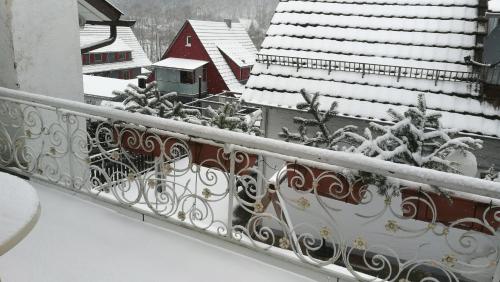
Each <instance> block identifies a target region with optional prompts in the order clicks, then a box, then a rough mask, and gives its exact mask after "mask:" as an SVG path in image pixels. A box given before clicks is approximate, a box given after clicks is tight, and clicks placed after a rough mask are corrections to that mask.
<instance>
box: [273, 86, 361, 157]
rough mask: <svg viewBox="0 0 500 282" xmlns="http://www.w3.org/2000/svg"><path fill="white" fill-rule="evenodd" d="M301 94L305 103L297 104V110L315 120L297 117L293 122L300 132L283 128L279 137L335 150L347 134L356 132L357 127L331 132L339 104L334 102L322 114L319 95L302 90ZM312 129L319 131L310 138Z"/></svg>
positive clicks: (288, 140)
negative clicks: (330, 123)
mask: <svg viewBox="0 0 500 282" xmlns="http://www.w3.org/2000/svg"><path fill="white" fill-rule="evenodd" d="M300 94H301V95H302V98H303V99H304V101H305V102H302V103H299V104H297V109H299V110H304V111H307V112H308V113H310V114H311V115H312V116H313V119H305V118H302V117H295V118H294V119H293V122H294V123H295V124H297V125H298V126H299V127H298V132H294V133H292V132H290V130H289V129H288V128H286V127H283V129H282V132H281V133H280V134H279V136H280V137H281V138H283V139H285V140H286V141H287V142H290V141H293V142H297V143H301V144H304V145H307V146H313V147H321V148H327V149H333V150H334V149H336V146H337V143H338V142H339V140H340V139H342V138H344V136H345V133H346V132H350V131H355V130H356V129H357V128H356V127H355V126H346V127H344V128H343V129H341V130H336V131H333V130H330V128H328V126H327V124H328V122H329V121H330V120H332V118H333V117H335V116H336V115H337V111H336V108H337V106H338V105H337V103H336V102H333V103H332V104H331V105H330V107H329V110H328V111H326V112H321V111H320V110H319V105H320V103H319V93H316V94H314V95H311V94H309V93H307V92H306V91H305V90H304V89H302V90H301V91H300ZM311 128H314V129H316V130H317V131H316V132H315V133H314V134H313V136H309V132H308V131H309V130H310V129H311Z"/></svg>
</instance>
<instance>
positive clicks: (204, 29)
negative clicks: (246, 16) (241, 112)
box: [188, 20, 257, 93]
mask: <svg viewBox="0 0 500 282" xmlns="http://www.w3.org/2000/svg"><path fill="white" fill-rule="evenodd" d="M188 22H189V23H190V24H191V26H192V27H193V29H194V31H195V33H196V34H197V36H198V38H199V39H200V41H201V43H202V44H203V46H204V47H205V50H206V51H207V53H208V55H209V56H210V59H211V60H212V62H213V63H214V64H215V67H217V70H218V71H219V73H220V74H221V76H222V78H223V79H224V82H225V83H226V85H227V87H228V88H229V90H231V91H236V92H240V93H241V91H242V90H243V84H241V83H240V82H239V81H238V79H237V78H236V76H235V75H234V73H233V71H232V70H231V68H230V66H229V65H228V63H227V62H226V60H225V59H224V57H223V56H222V53H221V51H220V50H219V46H228V44H239V46H241V47H242V48H243V50H241V52H244V53H245V54H247V55H246V56H249V57H253V60H255V55H256V54H257V48H255V45H254V44H253V42H252V40H251V39H250V36H249V35H248V33H247V32H246V30H245V27H244V26H243V25H242V24H240V23H234V22H233V23H232V24H231V28H229V27H228V26H227V25H226V23H224V22H209V21H195V20H189V21H188Z"/></svg>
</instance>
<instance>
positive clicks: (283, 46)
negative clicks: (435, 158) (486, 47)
mask: <svg viewBox="0 0 500 282" xmlns="http://www.w3.org/2000/svg"><path fill="white" fill-rule="evenodd" d="M478 7H479V0H398V1H387V0H371V1H365V0H354V1H353V0H336V1H312V0H311V1H305V0H302V1H283V2H280V3H279V4H278V7H277V9H276V13H275V15H274V17H273V19H272V22H271V27H270V28H269V31H268V32H267V37H266V39H265V40H264V42H263V44H262V49H261V51H260V52H259V55H258V62H259V63H257V64H256V65H255V67H254V69H253V71H252V76H251V77H250V79H249V81H248V83H247V85H246V87H247V88H246V89H245V91H244V93H243V96H242V97H243V100H245V101H246V102H249V103H254V104H260V105H270V106H275V107H283V108H291V109H295V108H296V104H297V102H299V101H300V100H301V96H300V94H299V91H300V89H302V88H305V89H306V90H307V91H308V92H311V93H315V92H319V93H320V94H321V96H322V97H321V103H322V106H324V107H325V108H326V107H327V106H329V104H330V103H331V102H332V101H337V102H338V103H339V108H338V111H339V114H340V115H343V116H348V117H354V118H363V119H377V120H390V117H388V115H387V114H386V111H387V110H388V109H389V108H395V109H400V110H404V109H406V108H407V107H408V106H415V105H416V103H417V97H418V94H419V93H425V94H426V99H427V104H428V107H429V109H431V110H433V111H437V112H441V113H442V114H443V119H442V121H443V125H444V126H445V127H452V128H456V129H459V130H461V131H466V132H471V133H478V134H482V135H493V136H498V137H500V120H499V116H500V111H499V110H498V109H495V108H494V107H493V106H491V105H489V104H485V103H482V102H481V101H480V98H479V93H478V87H477V85H476V83H475V78H474V74H473V73H472V68H471V67H470V66H468V65H466V64H465V63H464V57H466V56H472V57H474V50H475V48H476V34H477V33H478V32H484V28H485V27H484V26H483V25H481V24H479V21H480V19H479V16H478Z"/></svg>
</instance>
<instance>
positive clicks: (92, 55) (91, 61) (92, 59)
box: [90, 54, 95, 65]
mask: <svg viewBox="0 0 500 282" xmlns="http://www.w3.org/2000/svg"><path fill="white" fill-rule="evenodd" d="M94 62H95V60H94V54H90V64H91V65H92V64H94Z"/></svg>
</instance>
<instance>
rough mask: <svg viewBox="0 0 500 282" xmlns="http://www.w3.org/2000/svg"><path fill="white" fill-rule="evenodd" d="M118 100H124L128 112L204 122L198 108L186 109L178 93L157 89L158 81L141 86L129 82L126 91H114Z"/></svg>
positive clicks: (124, 107)
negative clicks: (162, 91) (179, 99)
mask: <svg viewBox="0 0 500 282" xmlns="http://www.w3.org/2000/svg"><path fill="white" fill-rule="evenodd" d="M113 94H114V95H115V96H116V98H115V99H116V100H118V101H122V105H123V106H122V107H119V108H120V109H123V110H125V111H128V112H133V113H141V114H145V115H151V116H157V117H162V118H169V119H176V120H182V121H187V122H191V123H199V124H202V123H203V122H202V121H201V120H200V117H201V114H200V112H199V111H198V110H196V109H186V108H185V107H184V105H183V104H182V103H181V102H177V101H176V99H177V93H175V92H171V93H160V92H159V91H158V90H157V89H156V82H152V83H149V84H147V85H146V88H140V87H138V86H136V85H133V84H129V85H128V86H127V88H126V89H125V90H124V91H117V90H116V91H113Z"/></svg>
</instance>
